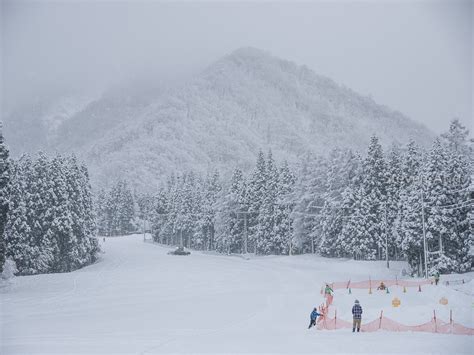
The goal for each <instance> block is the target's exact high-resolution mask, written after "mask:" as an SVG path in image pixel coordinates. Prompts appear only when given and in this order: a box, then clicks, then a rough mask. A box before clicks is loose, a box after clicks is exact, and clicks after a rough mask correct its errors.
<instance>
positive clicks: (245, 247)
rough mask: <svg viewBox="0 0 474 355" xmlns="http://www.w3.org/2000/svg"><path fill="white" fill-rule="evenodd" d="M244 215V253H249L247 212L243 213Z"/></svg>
mask: <svg viewBox="0 0 474 355" xmlns="http://www.w3.org/2000/svg"><path fill="white" fill-rule="evenodd" d="M243 215H244V254H247V253H248V250H247V246H248V233H247V212H244V213H243Z"/></svg>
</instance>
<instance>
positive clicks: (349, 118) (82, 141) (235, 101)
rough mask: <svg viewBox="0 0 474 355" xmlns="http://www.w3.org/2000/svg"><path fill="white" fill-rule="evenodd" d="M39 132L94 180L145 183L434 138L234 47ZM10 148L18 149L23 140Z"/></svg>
mask: <svg viewBox="0 0 474 355" xmlns="http://www.w3.org/2000/svg"><path fill="white" fill-rule="evenodd" d="M12 120H14V117H10V122H11V121H12ZM6 126H7V129H6V130H7V131H8V119H7V124H6ZM43 131H44V134H45V135H46V136H47V138H46V139H43V140H41V142H40V144H38V145H37V146H41V144H43V145H44V149H50V150H58V151H74V152H76V153H77V154H78V155H79V156H80V157H82V158H83V159H85V160H86V162H87V163H88V164H89V166H90V168H91V174H92V177H93V179H94V181H95V182H99V183H107V182H108V181H109V180H115V179H116V177H118V176H126V177H127V178H129V179H131V180H133V181H135V182H136V183H137V184H138V186H140V187H141V188H144V189H149V188H152V187H153V186H155V184H156V182H157V181H159V180H161V179H162V178H163V177H164V176H165V175H167V174H168V173H170V172H172V171H181V170H184V169H196V170H198V171H202V172H204V171H206V170H208V169H210V168H213V167H218V168H222V169H228V168H232V167H234V166H236V165H237V166H240V167H241V168H243V169H248V168H249V167H250V166H252V165H253V163H254V160H255V155H256V153H257V152H258V150H259V149H265V150H266V149H268V148H271V149H272V150H273V151H274V154H275V156H276V157H277V158H279V159H283V158H284V159H288V160H290V161H297V160H298V159H299V157H301V156H302V154H304V153H306V152H308V151H312V152H316V153H325V152H326V151H328V150H329V149H331V148H333V147H336V146H337V147H347V148H353V149H365V147H366V145H367V143H368V141H369V137H370V135H372V134H373V133H376V134H377V135H379V137H380V138H381V141H382V142H383V143H384V144H385V145H389V144H391V143H392V142H395V143H405V142H406V141H407V140H408V139H409V138H414V139H416V140H417V141H418V142H419V143H421V144H427V143H428V142H429V141H430V140H431V138H432V134H431V132H429V131H428V130H427V129H426V128H425V127H423V126H421V125H420V124H417V123H415V122H413V121H412V120H410V119H409V118H407V117H405V116H404V115H403V114H401V113H399V112H397V111H393V110H391V109H389V108H387V107H385V106H382V105H379V104H377V103H375V102H374V101H373V100H372V99H371V98H368V97H364V96H361V95H359V94H357V93H356V92H354V91H352V90H350V89H348V88H345V87H342V86H340V85H338V84H336V83H335V82H333V81H332V80H331V79H329V78H326V77H323V76H319V75H317V74H315V73H314V72H313V71H312V70H310V69H308V68H307V67H305V66H298V65H296V64H294V63H292V62H288V61H285V60H281V59H279V58H276V57H273V56H272V55H270V54H268V53H266V52H263V51H261V50H258V49H253V48H243V49H239V50H237V51H235V52H233V53H231V54H230V55H228V56H226V57H224V58H222V59H220V60H218V61H217V62H215V63H213V64H212V65H210V66H209V67H208V68H207V69H206V70H204V71H203V72H202V73H200V74H199V75H197V76H196V77H194V78H192V79H191V80H189V81H188V82H187V83H185V84H184V85H181V86H179V87H175V88H173V89H169V90H166V91H163V90H160V91H157V92H154V93H153V94H147V95H136V94H135V95H128V94H127V93H126V92H122V91H121V92H120V93H116V92H109V93H107V94H105V95H102V96H101V97H98V98H96V99H95V100H92V101H91V102H89V103H88V104H87V105H85V107H81V109H80V110H79V111H78V112H74V114H72V115H71V116H70V117H68V118H67V119H62V120H61V121H59V123H58V121H55V126H54V135H51V134H49V133H48V130H43ZM7 133H8V132H7ZM14 139H18V138H14ZM22 140H25V141H27V140H28V137H22ZM13 145H14V146H15V150H16V151H18V150H19V149H18V147H21V145H22V142H14V144H13Z"/></svg>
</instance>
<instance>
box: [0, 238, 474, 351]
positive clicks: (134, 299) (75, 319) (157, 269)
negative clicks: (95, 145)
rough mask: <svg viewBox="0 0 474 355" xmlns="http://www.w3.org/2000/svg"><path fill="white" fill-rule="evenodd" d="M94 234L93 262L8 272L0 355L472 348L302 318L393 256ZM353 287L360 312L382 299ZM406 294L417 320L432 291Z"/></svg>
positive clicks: (466, 305)
mask: <svg viewBox="0 0 474 355" xmlns="http://www.w3.org/2000/svg"><path fill="white" fill-rule="evenodd" d="M102 244H103V250H104V251H105V253H104V254H103V255H102V257H101V260H100V261H99V262H98V263H96V264H94V265H91V266H89V267H86V268H84V269H81V270H78V271H76V272H73V273H65V274H50V275H38V276H24V277H17V278H15V279H14V280H13V281H12V282H11V283H10V284H7V285H6V284H3V285H1V286H0V297H1V317H0V318H1V320H0V324H1V329H0V330H1V338H0V340H1V341H0V353H1V354H24V353H33V354H39V353H45V354H66V353H96V354H97V353H109V354H111V353H121V354H123V353H131V354H153V353H291V354H294V353H357V354H380V353H390V354H394V353H404V354H408V353H411V354H418V353H420V354H421V353H424V354H426V353H439V354H448V353H449V354H461V353H466V354H468V353H472V349H473V348H474V346H473V345H474V337H470V336H460V335H441V334H428V333H411V332H404V333H392V332H383V331H380V332H376V333H360V334H352V333H351V332H348V331H347V330H338V331H318V330H315V329H314V328H313V329H311V330H308V329H306V328H307V326H308V322H309V313H310V312H311V310H312V307H313V306H316V305H319V304H320V303H321V302H322V296H321V295H320V288H321V285H322V284H323V283H324V282H326V281H328V282H331V281H340V280H347V279H348V278H351V279H353V280H364V279H367V278H368V277H369V275H370V276H371V277H372V278H377V277H379V278H380V277H388V276H390V277H394V275H398V274H399V272H400V270H401V268H402V267H404V266H403V264H402V263H392V264H393V265H392V269H390V270H387V269H386V268H385V267H384V263H383V262H380V263H379V262H360V261H344V260H333V259H326V258H319V257H315V256H312V255H303V256H293V257H276V256H275V257H272V256H270V257H257V258H252V259H250V260H245V259H243V258H239V257H229V256H221V255H217V254H206V253H199V252H194V253H192V254H191V255H190V256H186V257H181V256H170V255H167V252H168V251H169V249H168V248H165V247H162V246H158V245H156V244H152V243H144V242H143V236H140V235H135V236H127V237H119V238H109V239H107V240H106V242H105V243H102ZM471 276H472V275H471ZM469 284H470V285H471V288H472V282H470V283H469ZM469 284H468V285H469ZM443 287H444V286H443ZM448 291H449V296H448V297H449V302H450V303H451V304H452V305H453V306H456V307H457V308H456V312H464V313H465V314H464V315H463V318H462V321H463V322H464V323H465V325H468V326H471V327H472V326H473V296H472V292H469V290H467V291H468V292H463V293H461V292H459V294H458V292H457V291H454V290H452V289H450V290H447V292H448ZM463 291H465V290H463ZM338 292H341V294H340V296H341V297H340V298H337V297H338ZM338 292H336V297H335V305H337V306H338V307H340V308H341V315H342V314H345V315H346V316H349V317H350V314H348V313H347V312H348V310H347V309H346V308H348V307H350V306H351V303H352V298H353V297H352V295H351V296H350V297H349V296H348V295H344V296H343V295H342V293H343V292H344V291H342V290H341V291H338ZM357 292H362V291H357ZM409 292H412V293H411V294H412V295H415V296H416V297H421V295H420V294H416V293H414V292H413V290H410V291H409ZM433 292H435V291H433ZM436 292H441V291H436ZM441 293H442V292H441ZM409 294H410V293H407V294H405V296H403V295H402V296H401V297H408V296H407V295H409ZM428 294H429V292H427V293H426V295H428ZM342 296H343V297H342ZM435 296H436V297H438V294H437V293H436V295H435ZM363 297H364V298H363V300H361V303H362V306H363V307H364V311H365V313H367V314H371V313H372V312H373V313H374V314H377V313H378V312H379V310H380V307H381V306H383V305H384V304H386V303H387V302H386V300H384V299H382V300H379V298H380V297H381V295H378V296H377V295H376V298H373V300H374V301H373V302H374V304H373V307H371V304H370V303H371V302H372V301H371V299H370V298H368V297H366V296H363ZM361 298H362V295H361ZM435 301H436V302H437V300H436V299H435ZM407 302H408V301H407ZM410 302H411V303H413V305H414V306H415V308H413V309H411V308H409V304H407V305H405V304H404V300H403V298H402V306H401V308H400V309H398V310H397V311H396V312H399V313H401V314H403V321H405V322H406V323H407V324H410V322H412V323H413V322H414V324H415V323H417V320H418V318H419V317H420V316H421V317H427V318H426V319H423V320H422V321H427V320H428V319H429V317H430V316H431V312H432V308H431V304H432V303H433V302H434V301H433V297H431V298H429V297H427V300H426V302H422V301H421V300H418V301H417V300H413V299H412V300H411V301H409V302H408V303H410ZM430 302H431V303H430ZM425 303H426V307H425V308H423V304H425ZM455 303H459V304H455ZM372 308H373V309H372ZM388 308H389V306H388ZM427 312H428V313H427ZM425 313H427V314H425ZM367 320H369V319H367ZM370 320H372V319H370ZM458 321H461V319H458ZM420 323H421V321H420Z"/></svg>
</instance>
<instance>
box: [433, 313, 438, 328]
mask: <svg viewBox="0 0 474 355" xmlns="http://www.w3.org/2000/svg"><path fill="white" fill-rule="evenodd" d="M433 319H434V324H435V333H437V332H438V326H437V324H436V311H435V310H434V309H433Z"/></svg>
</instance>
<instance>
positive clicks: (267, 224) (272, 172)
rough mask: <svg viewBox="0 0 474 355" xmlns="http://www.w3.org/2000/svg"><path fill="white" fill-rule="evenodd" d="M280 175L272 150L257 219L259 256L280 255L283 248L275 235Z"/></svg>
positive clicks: (257, 250)
mask: <svg viewBox="0 0 474 355" xmlns="http://www.w3.org/2000/svg"><path fill="white" fill-rule="evenodd" d="M278 175H279V173H278V168H277V166H276V164H275V161H274V160H273V156H272V152H271V150H270V151H269V152H268V156H267V161H266V166H265V183H264V190H263V191H264V195H263V201H262V204H261V206H260V212H259V214H258V219H257V232H256V235H255V241H256V253H257V254H280V253H281V248H282V246H283V245H282V244H283V243H282V241H281V240H279V239H278V236H277V235H276V234H275V207H276V199H277V189H278Z"/></svg>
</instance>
